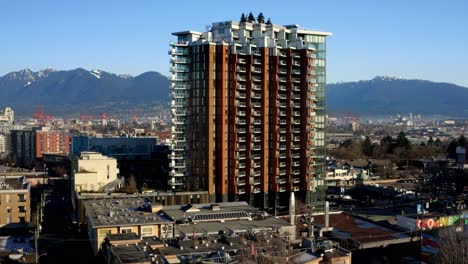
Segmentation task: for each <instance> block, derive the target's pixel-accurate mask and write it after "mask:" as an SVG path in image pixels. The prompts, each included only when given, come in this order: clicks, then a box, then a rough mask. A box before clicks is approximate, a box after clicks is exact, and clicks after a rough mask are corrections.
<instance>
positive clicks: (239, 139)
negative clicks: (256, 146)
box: [237, 137, 245, 142]
mask: <svg viewBox="0 0 468 264" xmlns="http://www.w3.org/2000/svg"><path fill="white" fill-rule="evenodd" d="M237 142H245V137H239V138H238V139H237Z"/></svg>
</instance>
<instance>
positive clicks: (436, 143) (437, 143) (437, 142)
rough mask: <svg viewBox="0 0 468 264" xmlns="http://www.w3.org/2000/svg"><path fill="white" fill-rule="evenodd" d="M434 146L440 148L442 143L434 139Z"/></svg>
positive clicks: (438, 139)
mask: <svg viewBox="0 0 468 264" xmlns="http://www.w3.org/2000/svg"><path fill="white" fill-rule="evenodd" d="M434 144H435V145H436V146H440V145H442V141H440V138H436V140H435V142H434Z"/></svg>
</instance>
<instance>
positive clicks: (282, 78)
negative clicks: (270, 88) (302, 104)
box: [278, 77, 286, 82]
mask: <svg viewBox="0 0 468 264" xmlns="http://www.w3.org/2000/svg"><path fill="white" fill-rule="evenodd" d="M278 81H279V82H286V78H284V77H279V78H278Z"/></svg>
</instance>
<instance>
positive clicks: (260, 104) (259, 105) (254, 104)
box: [252, 103, 262, 107]
mask: <svg viewBox="0 0 468 264" xmlns="http://www.w3.org/2000/svg"><path fill="white" fill-rule="evenodd" d="M252 105H253V107H262V103H253V104H252Z"/></svg>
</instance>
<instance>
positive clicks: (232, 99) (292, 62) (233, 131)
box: [169, 21, 331, 208]
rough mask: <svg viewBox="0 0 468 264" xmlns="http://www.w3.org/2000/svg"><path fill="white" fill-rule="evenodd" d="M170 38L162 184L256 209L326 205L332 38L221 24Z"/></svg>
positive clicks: (316, 33)
mask: <svg viewBox="0 0 468 264" xmlns="http://www.w3.org/2000/svg"><path fill="white" fill-rule="evenodd" d="M173 35H175V36H176V37H177V40H176V41H175V42H173V43H171V50H170V54H171V56H172V57H171V72H172V103H171V105H172V115H173V120H172V123H173V127H172V133H173V136H172V154H171V168H172V169H171V174H170V179H169V185H171V186H172V188H173V189H181V190H208V192H209V193H210V194H212V195H213V200H216V201H219V202H224V201H236V200H244V201H248V202H250V203H251V204H252V205H255V206H258V207H263V208H268V207H270V208H271V207H272V206H275V205H276V204H278V201H280V203H282V204H284V205H286V206H287V205H288V201H289V197H290V192H296V197H299V198H301V199H302V200H304V201H305V202H307V203H312V202H314V201H321V200H323V199H324V196H325V194H324V189H325V187H324V177H325V170H324V169H325V168H324V166H325V146H324V142H325V140H324V138H325V135H324V133H325V132H324V124H325V89H326V87H325V86H326V70H325V65H326V63H325V61H326V37H327V36H330V35H331V33H328V32H321V31H316V30H307V29H302V28H300V27H299V26H298V25H287V26H280V25H273V24H271V23H267V24H265V23H256V22H252V23H251V22H241V23H239V22H235V21H227V22H219V23H213V24H212V26H211V28H210V29H209V30H208V31H207V32H195V31H182V32H176V33H173Z"/></svg>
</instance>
